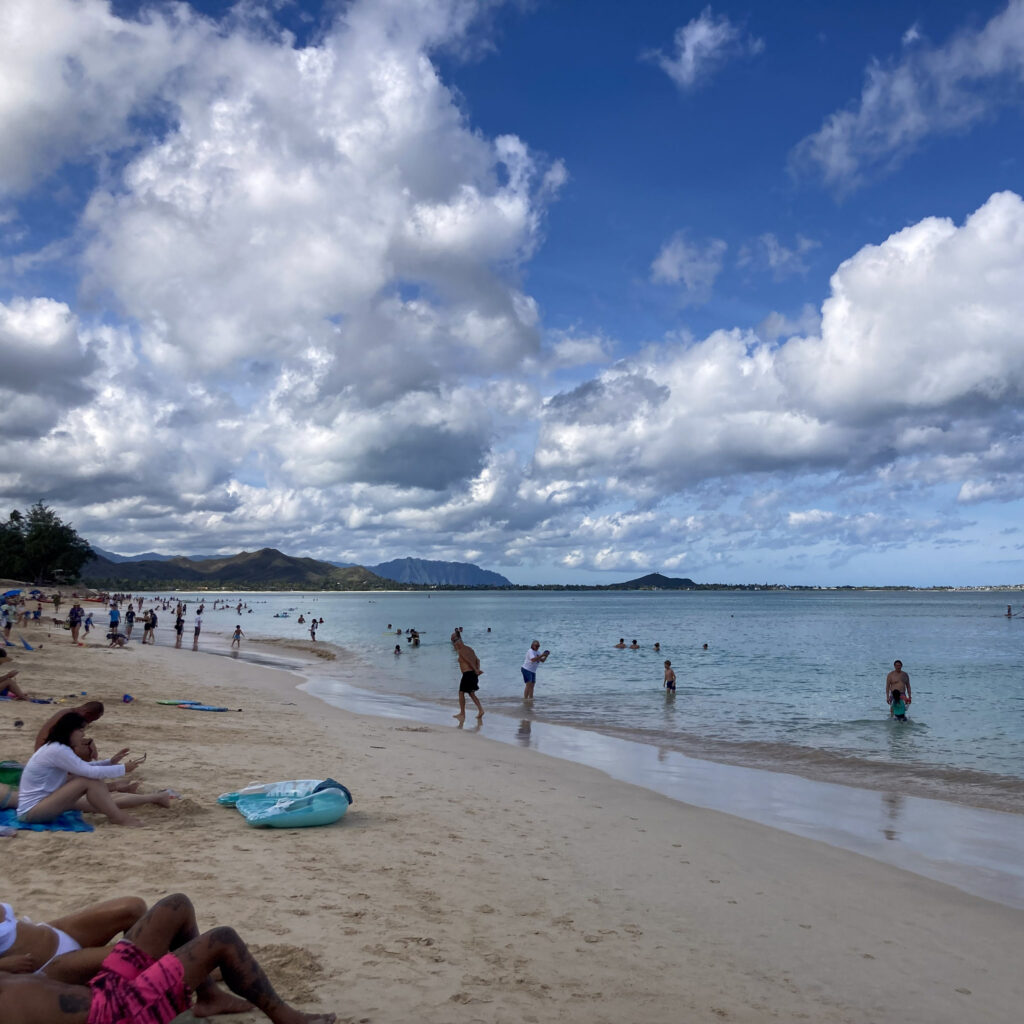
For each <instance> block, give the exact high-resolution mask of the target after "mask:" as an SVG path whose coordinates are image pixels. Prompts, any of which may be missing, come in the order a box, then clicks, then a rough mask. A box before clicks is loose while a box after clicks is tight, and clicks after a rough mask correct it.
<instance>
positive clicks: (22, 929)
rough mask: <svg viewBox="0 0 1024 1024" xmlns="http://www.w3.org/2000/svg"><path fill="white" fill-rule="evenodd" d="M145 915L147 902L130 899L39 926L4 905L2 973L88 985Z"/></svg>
mask: <svg viewBox="0 0 1024 1024" xmlns="http://www.w3.org/2000/svg"><path fill="white" fill-rule="evenodd" d="M145 912H146V904H145V902H144V901H143V900H140V899H138V898H137V897H135V896H124V897H121V898H119V899H113V900H106V901H105V902H103V903H96V904H94V905H93V906H91V907H86V908H85V909H84V910H79V911H77V912H76V913H74V914H66V915H65V916H64V917H58V918H55V919H54V920H53V921H47V922H45V923H42V924H37V923H36V922H34V921H30V920H29V919H28V918H22V919H21V920H18V919H17V917H16V916H15V914H14V911H13V910H12V909H11V906H10V904H8V903H0V971H7V972H9V973H10V974H31V973H33V972H35V973H36V974H45V975H46V976H47V977H48V978H52V979H54V980H55V981H64V982H67V983H69V984H78V983H84V982H86V981H88V980H89V979H90V978H91V977H92V976H93V975H94V974H95V973H96V972H97V971H98V970H99V969H100V964H101V963H102V962H103V958H104V957H105V956H106V955H107V953H109V952H110V950H109V949H107V948H106V946H107V943H108V942H110V940H111V939H112V938H114V936H115V935H119V934H121V933H122V932H127V931H128V929H129V928H131V926H132V925H133V924H135V922H136V921H138V920H139V918H140V917H142V915H143V914H144V913H145Z"/></svg>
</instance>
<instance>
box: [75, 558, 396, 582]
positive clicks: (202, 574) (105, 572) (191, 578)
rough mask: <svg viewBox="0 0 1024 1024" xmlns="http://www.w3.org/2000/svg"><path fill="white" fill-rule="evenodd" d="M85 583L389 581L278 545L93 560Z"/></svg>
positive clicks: (359, 568)
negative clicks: (218, 554) (225, 553)
mask: <svg viewBox="0 0 1024 1024" xmlns="http://www.w3.org/2000/svg"><path fill="white" fill-rule="evenodd" d="M82 582H83V583H85V584H87V585H88V586H90V587H96V588H98V589H101V590H133V589H137V588H139V587H156V586H159V587H161V588H163V589H170V590H177V589H188V590H201V589H204V588H210V589H219V588H231V589H236V590H291V589H295V590H388V589H391V588H393V587H394V582H393V581H391V580H385V579H382V578H381V577H380V576H377V575H375V574H374V573H372V572H370V571H369V569H364V568H363V567H362V566H358V565H357V566H350V567H348V568H340V567H338V566H336V565H331V563H330V562H321V561H318V560H317V559H315V558H295V557H293V556H292V555H286V554H284V553H282V552H280V551H278V550H277V549H276V548H261V549H260V550H259V551H242V552H240V553H239V554H237V555H231V556H230V557H228V558H204V559H201V560H200V559H192V558H169V559H166V560H161V561H142V562H112V561H110V560H109V559H106V558H95V559H93V560H92V561H91V562H89V563H87V564H86V566H85V567H84V568H83V569H82Z"/></svg>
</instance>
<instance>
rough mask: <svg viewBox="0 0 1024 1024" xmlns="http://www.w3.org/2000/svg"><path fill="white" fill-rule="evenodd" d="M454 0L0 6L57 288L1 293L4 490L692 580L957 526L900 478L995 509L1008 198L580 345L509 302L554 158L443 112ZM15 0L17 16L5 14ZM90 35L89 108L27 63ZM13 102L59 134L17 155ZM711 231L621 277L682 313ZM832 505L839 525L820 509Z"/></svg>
mask: <svg viewBox="0 0 1024 1024" xmlns="http://www.w3.org/2000/svg"><path fill="white" fill-rule="evenodd" d="M475 10H476V5H473V4H470V3H468V2H460V0H433V2H427V0H423V2H418V3H417V4H416V5H413V6H410V5H408V4H402V3H400V2H398V0H393V2H376V3H370V2H358V3H355V4H352V5H348V6H346V7H345V8H344V13H343V16H342V18H341V19H340V20H339V21H338V22H337V23H335V24H334V25H330V26H327V27H326V28H325V30H324V33H323V35H322V36H321V37H318V41H317V42H316V43H315V44H310V45H309V46H306V47H304V48H299V49H297V48H295V46H294V45H293V43H292V42H291V41H290V40H288V39H285V38H277V37H275V36H274V35H273V34H272V33H268V32H267V31H265V30H256V29H254V28H252V27H251V26H250V27H249V28H247V27H246V26H245V23H244V21H242V22H231V23H230V24H229V25H225V24H220V25H217V26H213V25H212V23H210V22H207V21H204V20H203V19H201V18H199V17H198V16H194V15H187V11H186V9H185V8H172V7H161V8H159V10H158V11H157V12H156V13H152V14H149V15H147V16H146V17H147V18H148V20H142V21H138V22H130V23H129V22H124V20H123V19H117V18H116V17H114V15H112V14H111V13H110V9H109V7H107V6H106V5H104V4H102V3H99V2H98V0H82V2H81V3H73V2H71V0H64V2H63V3H60V2H58V0H47V2H46V3H45V4H41V5H39V6H35V5H31V4H25V3H20V2H18V3H15V4H14V6H11V7H7V6H0V17H4V16H8V17H9V11H15V12H16V14H17V16H18V18H20V19H22V22H23V23H22V24H20V27H19V31H20V32H21V35H20V36H19V38H20V39H21V40H22V41H23V42H24V43H25V46H26V48H27V52H25V53H23V54H19V55H17V60H16V61H12V62H10V63H9V64H4V63H2V62H0V75H3V74H5V73H8V68H13V69H14V70H13V71H10V72H9V76H10V77H9V80H8V81H14V83H15V85H16V88H14V89H11V90H8V91H6V92H3V95H2V98H0V127H3V128H4V129H7V130H9V132H10V137H11V138H13V139H15V140H16V141H17V142H18V145H19V146H20V151H19V152H18V153H17V154H13V155H12V154H11V153H9V152H7V151H6V150H5V151H4V153H3V154H2V155H0V174H2V175H4V177H3V181H4V182H5V185H6V187H7V188H8V189H9V190H10V192H11V198H9V199H7V200H5V201H4V205H3V207H2V210H3V214H2V215H0V223H2V224H3V225H4V228H5V230H6V231H7V232H9V233H10V235H9V236H5V244H6V246H7V248H8V249H9V250H10V251H11V252H12V256H11V263H10V264H9V265H10V266H12V267H13V266H20V267H22V268H23V269H26V268H28V269H33V268H38V267H39V266H41V265H42V261H44V260H47V259H49V258H50V257H52V256H54V255H55V254H60V261H61V263H62V266H63V269H66V272H67V273H68V274H69V276H70V275H75V274H77V275H79V276H78V278H77V279H75V280H74V281H73V283H74V284H81V285H82V292H83V297H84V301H83V302H82V304H81V305H80V306H79V307H78V310H77V311H76V310H75V309H73V308H72V307H71V306H69V305H68V304H66V303H63V302H58V301H55V300H54V299H52V298H45V297H40V296H34V297H33V296H23V297H15V298H9V299H6V300H5V302H4V303H3V304H0V354H2V357H3V371H4V378H3V383H2V384H0V388H2V394H0V399H2V401H0V407H2V410H3V411H2V417H0V423H2V426H3V429H4V431H5V436H6V437H9V438H14V439H16V440H17V447H16V448H15V447H13V446H8V447H7V448H6V449H5V451H4V455H3V457H2V458H0V489H2V491H3V493H4V494H5V496H6V497H7V499H8V501H9V502H10V503H11V504H12V505H13V504H25V503H30V502H32V501H34V500H36V499H37V498H38V497H40V496H41V495H42V496H45V497H46V500H48V501H51V502H53V503H54V504H55V505H56V506H57V507H58V508H59V509H60V510H61V511H63V512H67V513H68V514H69V516H70V518H72V519H73V521H74V522H75V524H76V526H77V527H78V528H79V529H82V530H83V531H84V532H85V533H86V535H87V536H89V537H91V538H93V539H95V540H97V542H99V543H101V544H102V545H103V546H105V547H113V548H115V549H117V548H118V547H119V546H123V543H122V542H124V541H125V540H126V539H127V538H135V539H136V545H137V546H136V550H139V549H145V548H157V549H163V550H167V551H194V550H209V549H210V548H211V547H214V548H216V549H217V550H221V551H232V550H238V549H239V548H241V547H253V546H262V545H264V544H273V545H276V546H283V547H285V548H286V549H288V550H290V551H301V552H302V553H309V554H313V555H316V556H319V557H327V558H333V559H346V558H347V559H349V560H353V561H360V560H362V561H368V562H372V561H378V560H382V559H384V558H388V557H393V556H396V555H402V554H409V553H423V554H426V553H429V554H430V555H431V556H432V557H439V558H445V557H449V558H453V559H459V558H464V557H465V552H467V551H473V552H479V553H481V556H480V557H481V559H482V560H483V561H486V562H490V563H492V564H495V563H497V564H520V565H523V564H530V563H531V562H535V561H537V560H540V564H542V565H555V564H559V563H561V564H563V565H565V566H574V567H577V568H579V569H592V570H595V571H606V572H611V571H616V572H618V571H620V570H624V569H629V570H630V571H632V570H633V569H637V570H641V571H648V570H649V569H652V568H656V567H658V565H659V563H660V564H661V565H662V566H665V567H669V568H671V567H673V566H679V565H683V564H685V565H686V571H687V573H688V574H690V575H694V576H695V577H696V576H697V574H699V573H700V572H702V571H708V570H709V567H715V571H716V572H717V571H719V568H718V567H721V566H723V565H727V564H728V563H729V561H730V559H737V558H740V557H744V556H743V551H744V550H746V549H749V548H751V545H752V544H755V543H757V544H769V545H770V546H772V547H778V548H780V549H781V548H787V547H788V548H790V549H793V550H794V551H795V549H796V548H797V547H798V545H799V544H800V543H801V540H803V541H807V542H809V543H813V544H815V545H820V546H821V549H822V550H823V551H825V549H827V548H828V547H829V546H832V547H834V548H836V550H839V549H841V548H842V547H843V546H844V545H845V546H849V547H857V546H858V545H861V546H868V545H875V546H878V545H885V544H889V543H896V542H900V541H901V540H906V539H907V538H914V537H919V536H924V535H926V534H927V533H928V531H929V530H931V531H933V532H934V531H936V530H937V531H939V532H943V531H945V532H947V533H950V532H952V531H955V530H958V529H962V528H963V524H962V523H961V521H960V520H959V519H958V518H956V517H955V516H954V515H953V514H952V513H950V512H948V511H947V512H946V513H945V514H944V515H937V516H935V517H933V518H932V519H928V518H925V517H921V516H914V515H912V514H910V513H908V512H906V511H904V510H903V505H904V504H905V503H907V502H908V501H910V500H911V499H913V498H914V497H916V496H920V495H922V494H933V493H937V492H938V491H942V493H945V494H947V495H948V496H949V500H948V504H949V507H954V506H955V502H956V501H957V500H958V501H959V503H960V507H961V508H962V507H965V506H967V505H968V504H970V503H977V502H982V501H1005V500H1014V499H1015V497H1016V487H1017V483H1016V482H1017V481H1019V480H1020V479H1022V478H1024V472H1022V470H1024V445H1022V443H1021V441H1020V438H1021V437H1022V436H1024V422H1022V419H1024V418H1022V414H1021V412H1020V409H1021V404H1022V397H1024V349H1022V344H1024V343H1022V341H1021V338H1022V335H1021V333H1020V331H1019V325H1020V324H1021V323H1024V295H1022V293H1021V289H1020V288H1019V281H1020V280H1021V279H1022V275H1024V202H1022V201H1021V199H1020V198H1019V197H1018V196H1016V195H1013V194H1011V193H1003V194H999V195H996V196H993V197H992V198H991V199H990V200H989V201H988V202H987V203H986V204H985V205H984V206H982V208H981V209H980V210H978V211H977V212H976V213H975V214H974V215H973V216H971V217H970V218H968V220H967V221H966V222H965V223H964V224H962V225H956V224H953V223H952V222H950V221H948V220H942V219H939V218H929V219H926V220H923V221H921V222H920V223H918V224H915V225H912V226H911V227H908V228H907V229H905V230H904V231H901V232H899V233H897V234H895V235H893V236H892V237H891V238H888V239H885V240H884V241H882V242H881V243H880V244H878V245H874V246H867V247H865V248H864V249H862V250H861V251H860V252H857V253H855V254H853V255H852V256H851V258H850V259H849V260H847V261H846V262H845V263H843V264H842V265H841V266H840V267H839V268H838V269H837V270H836V272H835V274H834V275H833V278H832V284H831V290H830V294H829V296H828V297H827V298H826V300H825V301H824V303H823V304H822V305H821V306H820V308H817V307H814V306H804V307H803V308H802V309H799V310H790V311H786V313H785V315H784V314H782V313H774V314H771V315H770V316H768V317H766V318H765V320H764V321H763V323H762V324H761V325H759V326H758V328H756V329H755V330H717V331H712V332H711V333H710V334H708V335H707V336H706V337H696V336H692V335H689V334H686V333H678V334H673V335H671V336H668V337H665V338H662V339H661V340H660V342H656V343H652V344H651V345H649V346H648V347H647V348H645V349H644V350H643V351H641V352H640V353H638V354H637V355H635V356H630V357H629V358H627V359H622V360H619V361H614V360H616V359H617V357H618V356H619V355H620V352H619V351H618V345H617V344H616V342H615V340H614V339H613V338H611V337H609V336H607V335H606V334H604V333H603V332H602V331H601V330H600V329H594V330H590V329H584V328H582V327H576V328H571V329H568V330H563V331H557V330H551V329H549V328H547V327H546V326H545V323H544V318H543V314H542V310H541V309H540V307H539V305H538V303H537V301H536V300H535V299H534V298H533V297H532V296H531V295H530V294H529V293H528V291H527V290H526V284H525V282H526V281H527V280H528V276H527V273H526V270H527V268H528V263H529V261H530V259H531V258H532V257H533V255H534V254H535V252H536V251H537V248H538V246H539V245H541V244H542V242H543V238H544V231H545V217H546V211H547V209H548V206H549V204H550V203H551V202H552V201H553V200H554V198H555V196H556V195H557V193H558V190H559V188H560V187H562V185H564V183H565V181H566V180H567V172H566V170H565V168H564V167H563V166H562V165H561V164H560V163H559V162H558V161H557V160H555V161H551V160H548V159H547V158H545V157H543V156H541V155H540V154H537V153H535V152H534V151H533V150H531V149H530V148H529V147H528V146H527V145H526V143H525V142H524V141H523V140H521V139H519V138H518V137H515V136H509V135H497V136H488V135H487V134H485V133H484V132H482V131H480V130H479V129H477V128H476V127H474V126H473V125H472V124H471V123H470V122H469V120H468V115H467V114H466V112H465V111H464V110H463V109H462V107H461V105H460V103H459V102H458V100H457V97H455V96H453V95H452V93H451V92H450V90H449V89H448V87H447V86H446V84H445V83H444V82H443V81H442V80H441V78H440V76H439V72H438V70H437V68H436V66H435V64H434V63H433V61H432V59H431V54H432V52H433V51H434V50H436V49H437V48H440V47H454V48H456V49H457V48H459V47H460V46H461V45H462V41H463V40H464V39H466V38H468V37H467V35H466V34H467V33H471V27H472V18H473V16H474V13H475ZM76 13H77V15H78V18H77V20H76V18H75V17H73V15H75V14H76ZM45 17H50V18H52V19H53V29H52V31H49V32H48V30H47V28H46V26H45V25H42V24H39V25H37V26H36V27H37V28H38V29H39V31H38V33H37V34H33V33H32V32H31V31H28V30H27V29H26V25H27V24H28V23H29V22H30V21H31V20H32V19H37V20H40V21H41V19H44V18H45ZM708 17H709V18H710V17H711V16H710V14H708ZM698 20H699V19H698ZM32 24H35V22H32ZM29 27H31V25H30V26H29ZM121 32H123V33H125V38H126V40H127V43H126V46H125V49H124V51H123V52H120V51H119V52H118V54H117V56H116V59H115V58H111V60H113V61H114V65H115V66H116V68H117V72H118V75H119V76H120V79H121V81H120V85H123V87H124V97H122V96H120V95H119V96H118V97H114V98H113V99H110V100H109V101H108V99H107V91H109V90H110V89H113V88H114V85H113V84H112V80H111V79H109V77H108V76H107V73H106V71H105V65H104V64H103V62H99V63H96V64H93V63H91V62H90V61H89V60H83V61H81V67H82V69H83V70H82V71H81V74H82V75H83V76H84V78H81V79H79V80H78V86H79V88H78V91H77V92H76V93H75V94H74V95H72V94H71V92H69V91H68V90H67V89H66V88H65V87H64V85H62V84H60V83H53V82H50V81H49V80H48V77H47V76H48V75H49V73H50V72H51V71H52V69H53V68H54V67H57V68H58V69H59V67H60V66H61V65H62V62H63V61H64V60H65V59H68V58H69V55H70V56H71V57H73V56H75V55H77V54H80V53H82V52H84V51H85V50H93V49H94V50H95V52H96V53H98V54H103V53H106V52H108V51H109V50H110V48H111V47H115V46H116V44H117V38H118V34H119V33H121ZM37 36H38V38H39V39H40V42H39V45H38V53H33V52H30V51H32V47H33V44H32V40H33V39H35V38H37ZM129 44H130V45H129ZM0 45H4V44H0ZM474 45H475V44H474ZM72 63H73V62H72ZM144 64H148V65H149V66H145V67H144V66H142V65H144ZM168 69H170V70H168ZM172 83H173V85H172ZM125 97H128V98H125ZM33 104H35V105H37V107H38V109H40V110H43V111H48V112H50V113H52V116H53V124H54V125H57V126H61V125H64V124H65V123H68V122H70V121H75V122H76V125H75V127H73V129H72V134H74V132H78V133H79V134H78V135H74V137H73V138H72V139H71V141H70V142H68V145H67V147H65V145H64V142H63V141H60V140H58V141H53V140H49V139H47V138H45V137H44V136H45V133H43V134H42V135H40V137H39V138H38V139H37V138H36V137H35V136H33V135H32V134H31V132H30V131H28V129H27V127H26V126H27V125H28V120H27V112H28V111H30V110H31V109H32V108H33ZM105 104H106V106H107V107H108V109H102V108H104V105H105ZM139 112H143V113H144V114H145V115H146V118H147V120H146V124H147V134H146V135H144V136H143V135H134V134H133V126H137V124H138V122H136V121H135V120H134V119H133V118H134V115H135V114H137V113H139ZM76 119H77V120H76ZM72 152H74V153H77V154H80V155H83V156H84V158H85V159H88V160H92V161H93V165H92V170H93V172H94V174H95V180H96V184H95V187H94V188H93V191H92V194H91V196H90V197H89V200H88V203H87V205H86V206H85V208H84V210H83V211H82V214H81V218H80V220H79V221H78V223H77V224H76V225H74V226H73V228H71V229H69V230H71V231H73V234H72V235H71V237H70V238H68V239H64V240H57V241H56V242H53V243H51V245H50V246H48V247H46V248H40V249H39V251H34V252H21V253H18V252H16V251H15V250H16V243H15V242H14V241H12V240H11V239H12V237H13V235H14V234H16V232H17V231H19V230H20V229H21V228H22V226H23V224H24V223H25V221H24V218H23V214H24V213H25V211H27V210H28V209H29V207H30V205H31V203H30V202H26V201H24V200H23V198H22V196H20V195H19V194H17V192H18V190H19V189H24V188H27V187H29V186H30V185H31V183H32V182H33V181H36V180H38V179H39V177H40V176H41V175H45V174H46V173H48V172H49V171H52V170H53V169H54V168H55V167H57V166H58V165H60V163H61V161H64V160H66V159H67V158H68V157H69V155H70V154H71V153H72ZM4 161H6V162H4ZM34 201H35V200H34V198H33V200H32V202H34ZM62 242H63V243H64V244H63V247H62ZM812 248H813V243H812V242H811V241H809V240H807V239H801V238H800V237H797V238H796V239H795V240H786V241H780V240H779V238H778V237H777V236H775V235H765V236H762V237H761V238H759V239H756V240H755V241H754V242H752V243H750V244H749V246H748V248H747V251H746V252H745V253H743V254H742V255H741V256H740V259H741V261H743V262H744V263H745V264H746V265H748V266H750V267H752V268H761V269H764V270H767V271H769V272H772V273H775V274H778V275H779V276H784V275H786V274H789V273H794V272H798V271H799V270H800V268H801V266H802V265H803V262H804V260H805V259H806V257H807V254H808V253H809V252H810V250H811V249H812ZM727 251H728V250H727V247H726V243H725V242H724V241H721V240H719V239H714V238H712V239H703V240H694V239H691V238H689V237H688V236H687V235H686V234H685V233H683V232H680V233H678V234H676V235H675V236H673V237H672V238H670V239H668V240H667V241H666V243H665V245H664V246H663V248H662V249H661V252H660V253H659V254H658V256H657V258H656V259H655V260H654V262H653V265H652V267H651V277H652V279H653V280H655V281H656V282H658V283H660V284H665V285H668V286H670V287H673V288H676V289H678V291H679V294H680V299H681V301H682V302H684V303H697V302H701V301H705V300H706V299H707V298H708V297H709V295H710V294H711V292H712V289H713V288H714V285H715V282H716V279H717V276H718V274H719V273H720V272H721V270H722V268H723V266H724V263H725V258H726V254H727ZM18 261H20V262H18ZM69 291H70V289H69ZM85 310H88V311H89V312H90V314H91V315H93V316H94V317H95V319H91V320H90V319H88V318H87V314H86V312H84V311H85ZM552 381H558V382H559V383H558V384H557V385H555V384H552V383H551V382H552ZM554 387H560V388H564V391H562V392H560V393H558V394H554V395H552V394H551V393H550V392H551V390H552V389H553V388H554ZM769 474H771V475H769ZM758 482H761V483H762V484H763V487H761V488H760V493H758V494H757V495H755V496H753V497H751V498H750V499H749V500H746V498H745V496H746V495H748V494H749V493H750V490H751V487H752V486H753V485H754V484H757V483H758ZM865 495H867V496H868V498H867V499H866V500H869V503H870V506H871V508H872V510H873V511H872V514H871V516H865V515H863V514H862V513H860V512H858V511H856V510H854V509H852V508H851V507H850V505H851V503H852V502H853V498H854V497H863V496H865ZM815 550H816V551H817V549H815ZM825 554H826V555H828V557H832V555H830V554H829V553H828V551H825ZM793 557H796V555H795V554H794V555H793ZM635 574H638V573H635Z"/></svg>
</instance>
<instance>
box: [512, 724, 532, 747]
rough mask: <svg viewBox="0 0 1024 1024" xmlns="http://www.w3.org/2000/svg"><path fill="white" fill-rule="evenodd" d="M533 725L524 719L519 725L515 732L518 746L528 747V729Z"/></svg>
mask: <svg viewBox="0 0 1024 1024" xmlns="http://www.w3.org/2000/svg"><path fill="white" fill-rule="evenodd" d="M532 725H533V723H532V722H531V721H530V719H529V718H524V719H523V720H522V721H521V722H520V723H519V728H518V729H517V730H516V739H517V740H519V742H520V744H521V745H522V746H524V747H528V746H529V745H530V729H531V726H532Z"/></svg>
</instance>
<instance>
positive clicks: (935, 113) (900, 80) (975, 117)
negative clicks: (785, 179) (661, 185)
mask: <svg viewBox="0 0 1024 1024" xmlns="http://www.w3.org/2000/svg"><path fill="white" fill-rule="evenodd" d="M915 33H916V27H914V28H912V29H911V30H909V31H908V32H907V33H906V34H905V35H904V37H903V42H904V46H905V51H904V53H903V55H902V57H900V58H899V59H893V60H891V61H888V62H878V61H875V62H872V63H871V64H870V65H869V66H868V68H867V71H866V72H865V81H864V88H863V90H862V92H861V96H860V99H859V101H857V102H856V103H854V104H853V105H852V106H850V107H849V108H848V109H845V110H840V111H836V112H835V113H833V114H830V115H829V116H828V117H827V118H826V119H825V121H824V123H823V124H822V126H821V127H820V128H819V129H818V131H816V132H815V133H814V134H812V135H809V136H807V137H806V138H805V139H803V140H802V141H801V142H800V143H799V144H798V145H797V146H796V147H795V149H794V150H793V153H792V159H791V164H792V167H793V169H794V171H796V172H797V173H803V172H809V173H813V174H815V175H817V176H820V178H821V179H822V180H823V181H824V183H825V184H826V185H827V186H829V187H830V188H833V189H835V190H836V191H837V192H839V193H844V192H849V191H851V190H852V189H855V188H857V187H859V186H861V185H863V184H864V182H865V181H866V180H868V179H869V178H870V177H874V176H877V175H880V174H884V173H885V172H887V171H889V170H891V169H893V168H895V167H897V166H899V164H900V163H901V162H902V161H903V160H904V159H906V157H907V156H908V155H909V154H911V153H912V152H914V150H915V149H917V147H918V146H919V145H921V143H922V142H923V141H924V140H926V139H927V138H928V137H929V136H933V135H944V134H949V133H951V132H960V131H965V130H967V129H968V128H969V127H970V126H971V125H973V124H974V123H976V122H977V121H979V120H980V119H981V118H984V117H986V116H988V115H989V114H990V113H991V112H992V111H993V110H995V109H997V108H998V107H1000V106H1003V105H1006V104H1010V103H1018V102H1019V98H1020V86H1021V81H1022V79H1024V0H1010V2H1009V3H1008V4H1007V6H1006V7H1005V8H1004V9H1003V10H1002V11H1001V12H1000V13H998V14H996V15H995V16H994V17H993V18H991V19H990V20H989V21H988V22H987V23H986V24H985V25H983V26H982V27H981V28H979V29H976V30H974V29H972V30H964V31H961V32H959V33H957V34H956V35H954V36H953V37H952V38H951V39H950V40H949V41H948V42H947V43H946V44H945V45H944V46H938V47H933V46H929V45H927V44H926V43H925V42H923V41H921V40H920V39H919V38H918V36H917V34H915ZM910 43H914V44H915V45H913V46H909V44H910Z"/></svg>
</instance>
